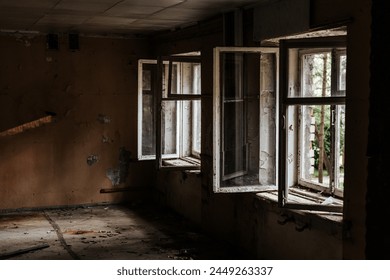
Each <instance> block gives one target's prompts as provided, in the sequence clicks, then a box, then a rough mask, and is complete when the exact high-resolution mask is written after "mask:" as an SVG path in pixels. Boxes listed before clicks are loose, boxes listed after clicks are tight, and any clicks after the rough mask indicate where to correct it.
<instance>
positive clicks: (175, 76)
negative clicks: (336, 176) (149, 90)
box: [162, 61, 180, 98]
mask: <svg viewBox="0 0 390 280" xmlns="http://www.w3.org/2000/svg"><path fill="white" fill-rule="evenodd" d="M179 76H180V74H179V65H178V63H177V62H173V63H172V75H171V94H178V93H179V88H180V78H179ZM168 78H169V61H164V62H163V71H162V90H163V98H167V97H168Z"/></svg>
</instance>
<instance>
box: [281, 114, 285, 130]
mask: <svg viewBox="0 0 390 280" xmlns="http://www.w3.org/2000/svg"><path fill="white" fill-rule="evenodd" d="M282 127H283V129H286V116H285V115H283V126H282Z"/></svg>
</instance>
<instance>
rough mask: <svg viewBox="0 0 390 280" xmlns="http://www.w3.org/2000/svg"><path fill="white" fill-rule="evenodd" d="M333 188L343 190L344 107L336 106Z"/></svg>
mask: <svg viewBox="0 0 390 280" xmlns="http://www.w3.org/2000/svg"><path fill="white" fill-rule="evenodd" d="M334 123H335V134H336V136H335V144H336V148H335V149H336V152H335V154H336V155H335V188H336V189H338V190H340V191H343V190H344V162H345V153H344V151H345V144H344V143H345V141H344V139H345V105H339V106H336V110H335V120H334Z"/></svg>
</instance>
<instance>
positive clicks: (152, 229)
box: [0, 205, 239, 260]
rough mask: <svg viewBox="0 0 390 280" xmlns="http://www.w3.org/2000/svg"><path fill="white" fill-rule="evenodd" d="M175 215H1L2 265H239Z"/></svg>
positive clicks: (101, 211) (108, 209) (130, 210)
mask: <svg viewBox="0 0 390 280" xmlns="http://www.w3.org/2000/svg"><path fill="white" fill-rule="evenodd" d="M238 258H239V256H238V255H237V254H235V253H234V250H232V248H230V247H229V246H228V245H227V244H224V243H221V242H220V241H216V240H213V239H211V238H209V237H207V236H205V235H204V234H202V233H201V232H199V231H198V230H197V229H196V228H194V227H193V226H192V225H191V224H190V223H189V222H187V221H186V220H184V219H183V218H181V217H179V216H177V215H176V214H175V213H173V212H171V211H169V210H167V209H161V208H157V207H155V206H150V205H136V206H134V205H133V206H124V205H104V206H88V207H87V206H85V207H78V208H64V209H50V210H39V211H24V212H21V211H17V212H8V213H0V259H20V260H29V259H31V260H66V259H86V260H96V259H107V260H108V259H114V260H115V259H116V260H126V259H129V260H131V259H154V260H163V259H168V260H169V259H213V260H215V259H238Z"/></svg>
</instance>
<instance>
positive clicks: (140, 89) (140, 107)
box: [137, 59, 157, 160]
mask: <svg viewBox="0 0 390 280" xmlns="http://www.w3.org/2000/svg"><path fill="white" fill-rule="evenodd" d="M144 64H154V65H157V60H153V59H140V60H138V110H137V111H138V118H137V120H138V122H137V131H138V133H137V136H138V137H137V158H138V160H154V159H156V155H155V154H154V155H144V154H143V153H142V146H143V141H142V131H143V114H142V113H143V111H142V110H143V104H142V101H143V68H144V67H143V65H144ZM156 70H157V68H156ZM151 79H153V77H151ZM154 107H155V106H153V112H155V111H154V110H155V109H154ZM153 121H154V118H152V120H151V123H150V125H151V126H152V127H153V126H154V124H153ZM153 133H154V134H155V132H153Z"/></svg>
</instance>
